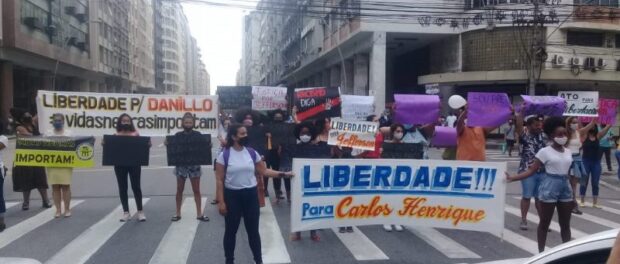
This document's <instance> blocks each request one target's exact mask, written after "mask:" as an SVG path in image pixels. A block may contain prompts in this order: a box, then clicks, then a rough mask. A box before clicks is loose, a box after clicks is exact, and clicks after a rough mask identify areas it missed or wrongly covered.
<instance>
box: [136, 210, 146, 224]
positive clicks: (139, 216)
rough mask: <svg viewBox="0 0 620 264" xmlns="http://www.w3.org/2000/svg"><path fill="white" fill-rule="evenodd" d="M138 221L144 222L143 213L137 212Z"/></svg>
mask: <svg viewBox="0 0 620 264" xmlns="http://www.w3.org/2000/svg"><path fill="white" fill-rule="evenodd" d="M138 221H140V222H145V221H146V216H144V212H138Z"/></svg>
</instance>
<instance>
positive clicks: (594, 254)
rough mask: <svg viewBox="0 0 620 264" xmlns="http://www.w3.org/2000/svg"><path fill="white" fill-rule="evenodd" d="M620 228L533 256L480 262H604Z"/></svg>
mask: <svg viewBox="0 0 620 264" xmlns="http://www.w3.org/2000/svg"><path fill="white" fill-rule="evenodd" d="M618 231H620V229H612V230H608V231H604V232H601V233H597V234H593V235H589V236H587V237H583V238H580V239H577V240H574V241H570V242H568V243H564V244H561V245H559V246H557V247H554V248H552V249H549V250H547V251H545V252H542V253H540V254H538V255H535V256H533V257H531V258H522V259H507V260H498V261H491V262H485V263H480V264H543V263H545V264H604V263H606V262H607V258H609V254H610V252H611V248H612V247H613V245H614V242H615V241H616V236H617V235H618Z"/></svg>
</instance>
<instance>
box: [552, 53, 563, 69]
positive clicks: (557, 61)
mask: <svg viewBox="0 0 620 264" xmlns="http://www.w3.org/2000/svg"><path fill="white" fill-rule="evenodd" d="M551 64H553V65H554V66H562V65H563V64H564V57H562V56H560V55H557V54H556V55H553V58H552V59H551Z"/></svg>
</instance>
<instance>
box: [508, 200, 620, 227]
mask: <svg viewBox="0 0 620 264" xmlns="http://www.w3.org/2000/svg"><path fill="white" fill-rule="evenodd" d="M513 199H515V200H521V198H518V197H513ZM618 212H620V210H618ZM573 217H577V218H580V219H583V220H586V221H590V222H592V223H595V224H599V225H603V226H606V227H610V228H620V223H616V222H613V221H609V220H607V219H604V218H600V217H598V216H595V215H592V214H587V213H585V212H584V213H583V214H582V215H578V214H573Z"/></svg>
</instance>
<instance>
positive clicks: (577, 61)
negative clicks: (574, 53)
mask: <svg viewBox="0 0 620 264" xmlns="http://www.w3.org/2000/svg"><path fill="white" fill-rule="evenodd" d="M570 64H571V65H573V66H579V65H580V64H581V60H580V59H579V58H577V57H574V58H571V59H570Z"/></svg>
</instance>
